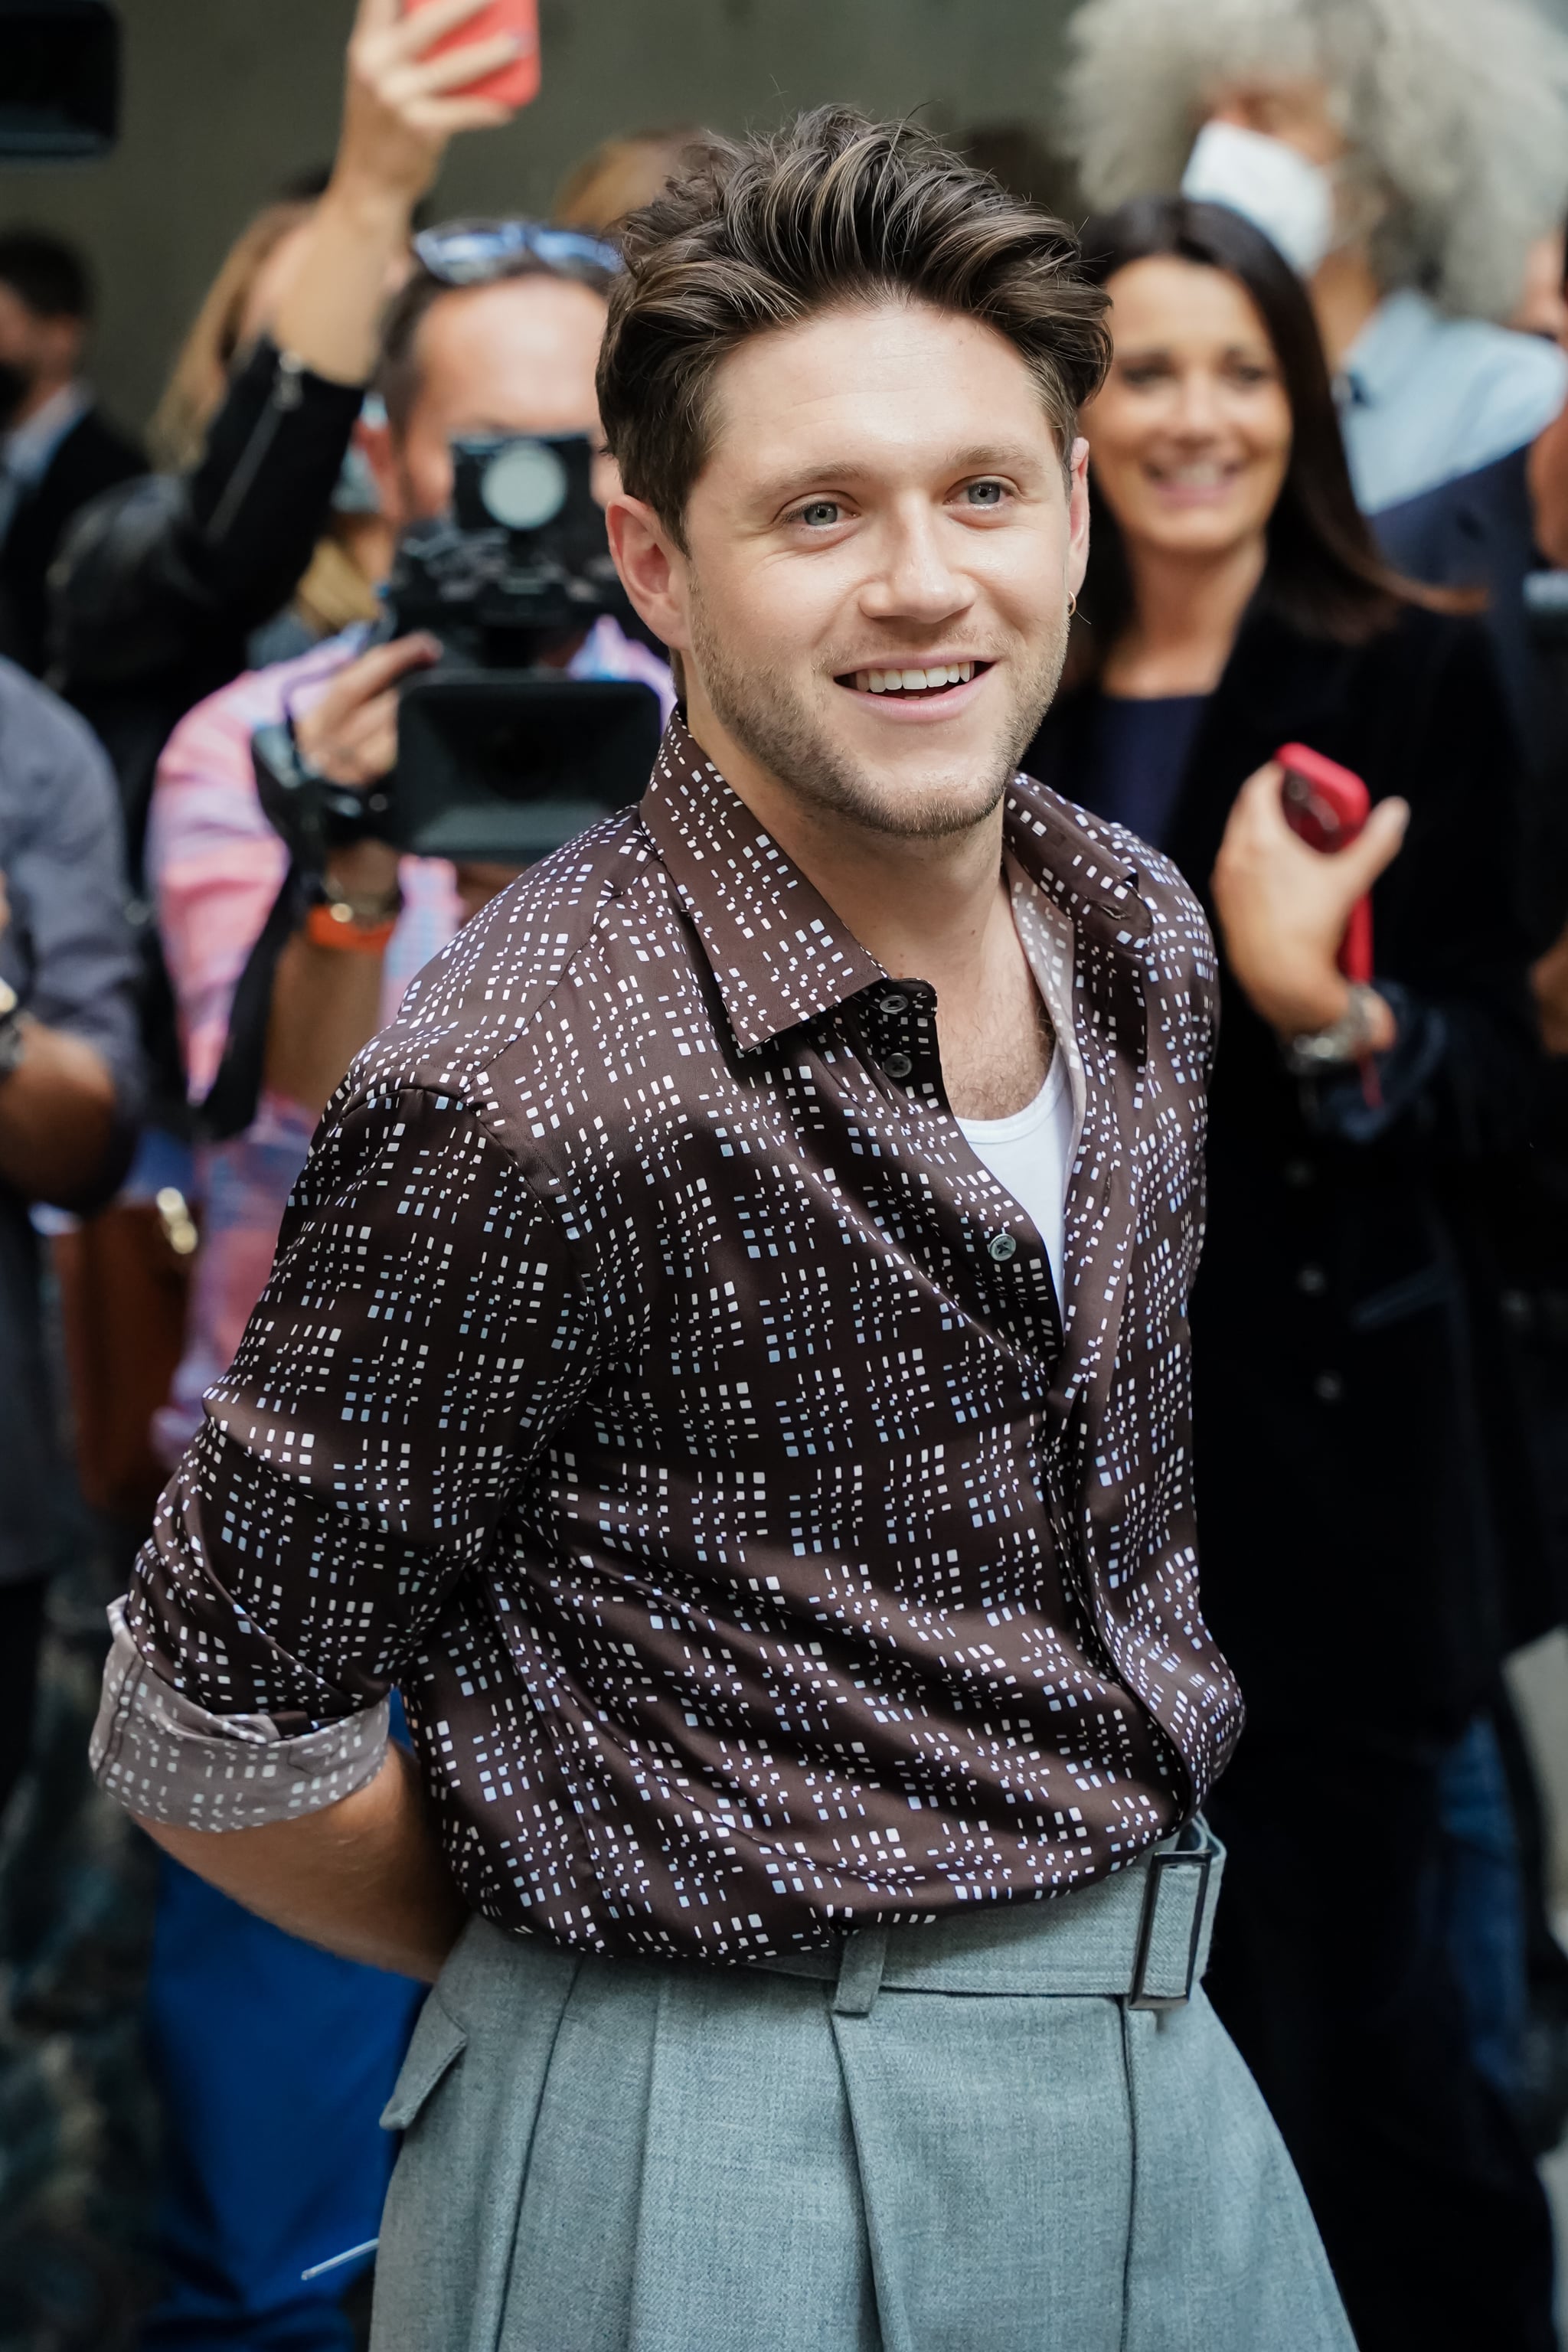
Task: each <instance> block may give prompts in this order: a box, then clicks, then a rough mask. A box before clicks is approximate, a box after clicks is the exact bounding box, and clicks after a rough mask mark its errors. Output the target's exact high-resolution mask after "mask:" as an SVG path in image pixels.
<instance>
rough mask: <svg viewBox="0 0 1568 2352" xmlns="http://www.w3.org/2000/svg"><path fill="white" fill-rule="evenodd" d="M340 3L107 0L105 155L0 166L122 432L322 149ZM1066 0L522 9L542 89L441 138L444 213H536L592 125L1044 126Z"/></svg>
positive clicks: (562, 0) (545, 4) (334, 81)
mask: <svg viewBox="0 0 1568 2352" xmlns="http://www.w3.org/2000/svg"><path fill="white" fill-rule="evenodd" d="M352 13H353V11H352V8H351V6H350V5H349V0H123V5H122V14H123V16H124V20H125V48H126V108H125V121H124V132H123V137H122V140H121V147H120V151H119V152H118V153H117V154H115V155H114V156H112V157H110V159H109V160H107V161H106V162H104V163H94V164H89V165H85V166H74V167H69V168H62V167H60V166H58V165H54V166H47V167H40V168H32V169H26V170H24V169H19V168H17V167H16V166H8V167H5V168H3V169H0V222H3V221H8V220H12V219H16V218H19V217H21V218H27V219H31V220H35V221H40V222H43V223H46V224H47V225H49V226H54V227H58V229H60V230H62V231H63V232H65V233H67V234H68V235H70V236H75V237H77V238H78V239H79V241H80V242H81V243H82V244H83V245H84V246H85V247H86V248H87V249H88V251H89V253H90V255H91V256H92V258H93V260H94V262H95V263H96V265H97V267H98V268H99V271H100V277H101V280H102V317H101V322H100V331H99V338H98V351H97V356H96V359H95V362H94V373H95V375H96V377H97V379H98V381H99V383H100V386H101V388H102V390H103V392H104V394H105V397H106V398H107V399H108V400H109V402H110V404H112V405H113V406H114V407H115V408H116V409H117V410H118V411H119V412H120V413H121V415H123V416H124V417H125V418H126V420H127V421H128V422H131V423H140V422H142V420H143V419H144V418H145V416H146V415H147V414H148V412H149V410H150V409H151V407H152V405H153V402H154V400H155V398H156V396H157V393H158V390H159V387H160V384H161V383H162V379H163V371H164V369H165V367H166V365H167V363H168V360H169V358H170V356H171V354H172V352H173V351H174V347H175V344H176V342H177V341H178V338H179V336H180V334H181V333H182V331H183V330H184V326H185V324H186V323H187V321H188V320H189V319H190V317H191V315H192V312H193V311H194V310H195V305H196V303H197V301H198V299H199V298H200V295H201V293H202V290H203V289H204V287H205V283H206V281H207V279H208V278H209V277H210V275H211V273H212V271H213V269H214V268H216V265H217V263H218V261H219V260H220V259H221V257H222V256H223V253H224V251H225V249H226V246H227V244H228V241H229V239H230V237H231V236H233V235H234V233H235V231H236V230H237V228H238V226H240V225H241V223H242V222H243V220H244V219H245V217H246V216H247V213H248V212H249V211H250V210H251V209H252V208H253V207H254V206H255V205H258V204H259V203H262V202H264V201H265V200H266V198H267V197H268V195H269V194H271V193H272V191H273V189H274V188H275V186H276V184H278V182H279V180H280V179H282V178H283V177H284V176H286V175H287V174H288V173H289V172H291V171H295V170H298V169H300V168H301V167H302V166H304V165H306V164H309V163H313V162H315V161H317V160H318V159H322V158H324V157H326V156H327V155H328V154H329V153H330V152H331V143H332V135H333V130H334V125H335V121H336V115H337V107H338V90H339V77H340V65H341V56H342V44H343V41H344V38H345V37H346V33H347V28H348V26H349V23H350V21H351V17H352ZM1066 14H1067V0H542V50H543V59H544V88H543V92H542V96H541V98H540V100H538V102H537V103H536V104H535V105H534V106H533V107H532V108H531V109H530V110H529V111H528V112H527V113H525V114H523V115H522V116H521V117H520V118H519V119H518V121H516V122H515V123H513V124H512V125H511V126H510V128H509V129H508V130H506V131H499V132H491V133H488V134H485V135H483V136H481V137H474V138H470V139H468V140H467V141H464V142H459V144H458V146H456V147H455V148H454V149H453V151H452V153H451V155H450V158H449V160H448V163H447V170H446V173H445V175H444V178H443V180H442V184H441V187H440V190H439V194H438V201H439V205H440V208H441V209H442V211H444V212H451V213H456V212H464V211H473V212H481V211H496V210H516V209H519V208H526V209H542V207H543V206H544V205H546V204H547V202H548V200H549V197H550V194H551V192H552V189H553V188H554V186H555V185H556V184H557V182H558V180H559V179H560V177H561V175H562V173H563V171H564V170H565V168H566V166H567V165H568V164H569V163H572V162H573V161H574V159H575V158H576V157H577V156H578V155H580V154H581V153H583V152H584V150H585V149H587V148H589V147H591V146H593V145H595V143H596V142H598V141H599V140H601V139H604V138H606V137H608V136H609V135H610V134H611V133H612V132H614V131H622V130H630V129H634V128H638V127H641V126H644V125H649V124H658V123H668V122H673V121H694V120H695V121H708V122H712V123H714V124H716V125H718V126H719V127H720V128H721V129H725V130H732V129H739V128H742V127H743V126H744V125H746V124H748V123H767V122H772V121H775V120H776V119H777V118H778V116H779V115H780V114H781V113H782V112H784V110H790V109H794V108H795V107H798V106H804V105H815V104H816V103H818V102H820V101H821V100H826V99H847V100H852V101H854V102H855V103H857V104H859V105H862V106H865V107H868V108H869V109H872V110H876V111H879V112H893V111H898V112H902V111H906V110H911V109H914V108H921V109H923V110H925V116H926V119H927V120H929V121H931V122H932V123H933V125H935V126H936V127H937V128H939V129H942V130H944V131H951V130H952V129H954V128H956V127H958V126H960V125H963V126H970V125H973V124H975V123H979V122H994V121H1019V120H1021V119H1027V118H1028V117H1030V116H1031V115H1039V116H1041V117H1042V118H1043V117H1044V115H1045V114H1046V112H1047V110H1048V107H1049V102H1050V96H1051V85H1052V76H1053V72H1054V70H1055V67H1056V63H1057V59H1058V53H1059V39H1060V26H1061V23H1062V21H1063V19H1064V17H1065V16H1066Z"/></svg>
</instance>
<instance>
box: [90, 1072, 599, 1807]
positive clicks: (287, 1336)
mask: <svg viewBox="0 0 1568 2352" xmlns="http://www.w3.org/2000/svg"><path fill="white" fill-rule="evenodd" d="M345 1095H346V1098H345V1100H344V1105H343V1108H342V1110H341V1112H339V1113H338V1114H337V1115H336V1116H333V1115H332V1114H331V1113H330V1114H329V1118H328V1122H327V1124H326V1125H325V1126H324V1127H323V1129H322V1131H321V1134H320V1135H319V1136H318V1139H317V1141H316V1144H315V1147H314V1149H313V1150H312V1152H311V1156H310V1162H309V1164H308V1166H307V1168H306V1170H305V1171H304V1173H303V1175H302V1176H301V1178H300V1184H299V1187H298V1189H297V1191H296V1192H295V1196H294V1199H293V1201H292V1202H290V1204H289V1213H288V1214H287V1216H286V1218H285V1220H284V1223H283V1228H282V1231H281V1233H280V1234H279V1244H278V1255H277V1257H276V1260H275V1262H274V1265H273V1271H272V1276H271V1279H270V1280H269V1282H268V1286H267V1288H266V1290H265V1291H264V1292H263V1294H262V1297H261V1298H260V1300H259V1302H258V1306H257V1307H256V1310H255V1313H254V1314H253V1315H252V1317H251V1318H250V1322H249V1324H248V1326H247V1329H246V1334H245V1338H244V1339H243V1340H242V1342H241V1344H240V1348H239V1352H238V1354H237V1357H236V1359H235V1361H234V1364H233V1367H232V1368H231V1370H230V1371H229V1372H228V1374H227V1375H226V1378H225V1379H224V1380H223V1381H220V1382H219V1383H218V1384H217V1386H216V1387H215V1388H214V1389H213V1390H211V1391H209V1392H208V1395H207V1398H206V1401H205V1423H204V1426H203V1428H202V1430H201V1432H200V1433H199V1434H198V1435H197V1437H196V1439H195V1442H194V1444H192V1446H191V1448H190V1451H189V1452H188V1453H187V1454H186V1456H185V1458H184V1462H183V1463H182V1465H181V1466H180V1468H179V1470H178V1471H177V1472H176V1473H175V1475H174V1479H173V1480H172V1481H171V1483H170V1485H169V1486H168V1487H167V1488H166V1490H165V1492H164V1494H163V1498H162V1500H161V1502H160V1504H159V1507H158V1511H157V1515H156V1519H155V1522H154V1526H153V1534H152V1536H151V1538H149V1540H148V1542H147V1543H146V1545H145V1546H144V1547H143V1549H142V1553H141V1555H140V1558H139V1559H138V1560H137V1563H136V1569H135V1572H134V1575H133V1578H132V1585H131V1590H130V1591H129V1592H128V1594H127V1595H126V1597H125V1600H124V1602H123V1604H122V1605H121V1608H120V1609H119V1610H118V1612H116V1614H115V1617H114V1621H113V1622H114V1637H115V1638H114V1647H113V1650H112V1653H111V1654H110V1661H109V1664H108V1668H107V1670H106V1674H105V1679H104V1690H103V1698H102V1703H101V1706H100V1712H99V1718H98V1723H97V1726H96V1728H95V1731H94V1735H93V1743H92V1761H93V1769H94V1771H95V1773H96V1775H97V1777H98V1779H99V1780H100V1783H101V1785H102V1786H103V1787H104V1788H105V1789H107V1790H109V1791H110V1793H111V1794H112V1795H114V1796H116V1797H118V1798H119V1799H120V1801H121V1802H122V1803H124V1804H125V1805H127V1806H128V1807H129V1808H130V1809H131V1810H132V1811H134V1812H136V1813H138V1814H140V1815H142V1816H143V1817H144V1818H147V1819H151V1820H155V1821H163V1822H177V1823H182V1824H184V1825H185V1826H188V1827H191V1828H197V1829H212V1830H221V1829H239V1828H246V1827H251V1826H255V1825H257V1824H259V1823H261V1822H270V1821H278V1820H284V1819H287V1818H289V1817H290V1816H291V1815H294V1814H298V1813H300V1812H309V1811H315V1810H318V1809H319V1808H320V1807H321V1806H323V1805H327V1804H331V1803H332V1802H334V1801H336V1800H337V1799H338V1798H340V1797H342V1796H346V1795H347V1794H349V1793H350V1791H351V1790H353V1789H354V1788H357V1787H358V1786H360V1785H361V1783H363V1781H365V1780H369V1779H370V1778H371V1777H372V1775H373V1774H374V1772H375V1771H376V1769H378V1767H379V1765H380V1763H381V1760H382V1756H383V1753H384V1748H385V1743H386V1736H387V1734H386V1717H387V1707H386V1701H387V1694H388V1692H389V1690H390V1689H391V1687H392V1686H393V1685H394V1684H395V1682H396V1680H397V1678H398V1675H399V1671H400V1668H401V1667H402V1666H403V1664H405V1661H406V1660H407V1659H408V1658H409V1657H410V1655H411V1654H413V1653H414V1652H415V1650H416V1648H417V1647H418V1645H419V1644H420V1643H421V1641H422V1639H423V1638H424V1636H425V1634H426V1633H427V1631H428V1629H429V1628H430V1626H431V1625H432V1623H433V1622H434V1621H435V1619H436V1618H437V1616H438V1615H439V1613H440V1612H441V1610H442V1608H443V1606H444V1604H445V1603H446V1601H447V1599H448V1597H449V1595H450V1594H451V1593H452V1591H453V1589H454V1587H455V1586H456V1585H457V1584H458V1581H459V1580H460V1579H461V1578H462V1577H463V1576H464V1575H465V1573H466V1572H467V1571H468V1570H470V1569H472V1568H473V1567H475V1566H476V1565H477V1564H478V1562H479V1560H480V1559H482V1558H483V1556H484V1554H485V1551H486V1548H487V1546H488V1545H489V1542H490V1540H491V1538H492V1536H493V1533H494V1530H495V1528H496V1527H497V1525H498V1522H499V1521H500V1518H501V1517H502V1515H503V1514H504V1513H505V1512H506V1510H507V1508H508V1507H509V1504H510V1502H511V1500H512V1498H513V1497H514V1496H515V1495H516V1493H517V1490H518V1488H519V1486H520V1485H521V1482H522V1481H523V1479H524V1478H525V1477H526V1475H527V1473H528V1469H529V1465H530V1464H531V1460H532V1458H533V1455H534V1454H535V1453H536V1451H537V1449H538V1447H539V1445H540V1444H541V1443H542V1440H543V1439H544V1438H545V1437H546V1436H547V1435H548V1433H549V1432H550V1430H551V1429H552V1427H553V1426H554V1424H555V1423H557V1422H558V1420H559V1419H560V1418H561V1417H562V1415H563V1413H564V1412H566V1411H567V1410H569V1409H570V1406H571V1404H572V1402H574V1399H575V1397H576V1395H577V1394H578V1393H579V1392H580V1391H581V1389H582V1387H583V1385H584V1382H585V1381H586V1380H587V1378H588V1377H589V1372H590V1366H589V1359H590V1356H591V1352H592V1345H591V1339H590V1328H591V1326H590V1320H589V1318H588V1317H587V1315H586V1314H585V1313H584V1309H583V1307H582V1304H581V1301H580V1298H579V1295H578V1287H577V1284H576V1281H575V1279H574V1265H573V1260H572V1255H571V1250H570V1244H569V1243H568V1241H567V1239H566V1236H565V1234H564V1232H563V1227H562V1224H561V1221H560V1217H559V1214H558V1212H557V1211H556V1209H555V1208H554V1206H553V1205H552V1203H551V1202H549V1201H548V1200H547V1199H545V1198H544V1197H542V1195H541V1194H540V1193H538V1192H535V1191H534V1190H533V1189H532V1187H531V1185H530V1184H529V1182H528V1181H527V1179H526V1176H525V1175H524V1173H523V1172H522V1171H521V1170H520V1168H519V1167H518V1165H517V1163H516V1161H515V1160H514V1159H513V1158H512V1156H511V1154H510V1152H509V1150H507V1149H506V1148H505V1147H504V1146H503V1145H502V1144H501V1143H500V1142H499V1141H498V1140H497V1139H496V1138H495V1136H494V1134H493V1133H492V1132H490V1131H489V1129H487V1126H486V1124H485V1121H484V1118H483V1117H482V1115H481V1114H480V1112H479V1111H478V1110H477V1109H475V1108H473V1107H471V1106H469V1105H467V1104H465V1103H463V1102H461V1101H459V1100H458V1099H455V1098H454V1097H449V1096H446V1095H443V1094H440V1093H438V1092H436V1091H432V1090H430V1089H427V1088H424V1087H417V1086H410V1087H378V1088H375V1089H374V1090H372V1091H369V1092H366V1093H363V1094H359V1095H357V1096H356V1095H355V1094H353V1092H352V1091H350V1090H345Z"/></svg>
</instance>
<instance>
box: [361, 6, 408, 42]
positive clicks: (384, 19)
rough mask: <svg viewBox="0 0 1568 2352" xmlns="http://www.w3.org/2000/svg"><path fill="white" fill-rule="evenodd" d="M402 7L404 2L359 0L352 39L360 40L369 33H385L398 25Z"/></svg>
mask: <svg viewBox="0 0 1568 2352" xmlns="http://www.w3.org/2000/svg"><path fill="white" fill-rule="evenodd" d="M401 7H402V0H359V6H358V7H357V8H356V9H355V11H354V22H353V35H352V36H351V38H353V39H355V40H358V39H362V38H363V37H364V36H365V35H366V34H367V33H384V32H385V31H387V30H388V28H389V27H390V26H394V25H395V24H396V22H397V18H398V14H399V11H400V9H401Z"/></svg>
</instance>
